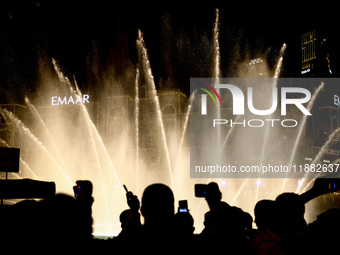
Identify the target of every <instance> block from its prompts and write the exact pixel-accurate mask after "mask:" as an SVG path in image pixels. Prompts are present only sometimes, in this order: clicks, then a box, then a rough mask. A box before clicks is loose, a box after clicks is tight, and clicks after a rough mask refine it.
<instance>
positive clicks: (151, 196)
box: [141, 183, 175, 224]
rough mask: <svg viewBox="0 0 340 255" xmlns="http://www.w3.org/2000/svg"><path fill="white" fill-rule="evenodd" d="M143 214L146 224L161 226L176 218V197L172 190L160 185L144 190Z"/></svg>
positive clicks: (152, 185)
mask: <svg viewBox="0 0 340 255" xmlns="http://www.w3.org/2000/svg"><path fill="white" fill-rule="evenodd" d="M141 212H142V215H143V216H144V219H145V224H161V223H162V222H163V223H164V222H169V219H170V218H172V217H173V216H174V213H175V207H174V195H173V193H172V190H171V189H170V188H169V187H168V186H166V185H164V184H160V183H156V184H151V185H149V186H148V187H146V189H145V190H144V193H143V196H142V206H141Z"/></svg>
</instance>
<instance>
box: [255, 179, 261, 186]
mask: <svg viewBox="0 0 340 255" xmlns="http://www.w3.org/2000/svg"><path fill="white" fill-rule="evenodd" d="M262 185H263V184H262V182H261V181H260V180H257V182H256V183H255V186H256V187H258V188H259V187H262Z"/></svg>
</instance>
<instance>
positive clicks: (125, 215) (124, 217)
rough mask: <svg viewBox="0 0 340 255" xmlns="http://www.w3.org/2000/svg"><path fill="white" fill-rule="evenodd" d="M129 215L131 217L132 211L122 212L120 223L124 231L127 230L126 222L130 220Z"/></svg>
mask: <svg viewBox="0 0 340 255" xmlns="http://www.w3.org/2000/svg"><path fill="white" fill-rule="evenodd" d="M129 215H130V209H127V210H124V211H122V213H121V214H120V215H119V221H120V223H121V227H122V229H124V228H125V225H126V222H127V220H128V218H129Z"/></svg>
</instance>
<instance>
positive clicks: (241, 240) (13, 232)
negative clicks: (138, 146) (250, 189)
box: [0, 179, 340, 255]
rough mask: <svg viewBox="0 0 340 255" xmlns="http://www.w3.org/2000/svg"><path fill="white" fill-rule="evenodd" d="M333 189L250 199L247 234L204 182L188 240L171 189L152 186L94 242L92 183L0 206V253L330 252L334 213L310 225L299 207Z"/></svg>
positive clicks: (241, 216) (236, 212)
mask: <svg viewBox="0 0 340 255" xmlns="http://www.w3.org/2000/svg"><path fill="white" fill-rule="evenodd" d="M80 185H84V186H82V189H80ZM337 185H338V180H331V179H316V180H315V182H314V186H313V187H312V188H311V189H310V190H308V191H307V192H305V193H303V194H301V195H298V194H295V193H282V194H280V195H279V196H278V197H277V198H276V199H275V200H261V201H258V202H257V203H256V205H255V208H254V216H255V218H254V222H255V224H256V227H255V228H254V227H253V218H252V216H251V215H250V214H249V213H248V212H245V211H243V210H242V209H241V208H239V207H235V206H232V205H230V204H228V203H227V202H225V201H222V193H221V191H220V189H219V186H218V184H217V183H215V182H211V183H209V184H208V185H206V186H205V188H206V190H205V193H204V197H205V200H206V202H207V204H208V206H209V211H208V212H206V213H205V215H204V229H203V230H202V232H201V233H196V234H195V222H194V219H193V217H192V215H191V214H190V211H189V210H188V209H187V208H185V204H186V203H185V202H184V203H183V204H184V208H181V206H180V207H179V208H178V210H177V212H176V210H175V205H174V201H175V198H174V194H173V192H172V190H171V189H170V188H169V187H168V186H166V185H164V184H160V183H155V184H152V185H149V186H148V187H146V188H145V190H144V192H143V195H142V197H141V200H139V198H138V197H137V196H135V195H134V194H133V193H132V192H130V191H128V190H126V191H127V193H126V198H127V205H128V207H129V209H127V210H124V211H123V212H122V213H121V214H120V217H119V220H120V222H121V232H120V233H119V234H118V235H117V236H116V237H113V238H110V239H107V240H99V239H95V238H93V237H92V223H93V222H92V210H91V207H92V203H93V198H92V183H91V182H89V181H85V182H84V181H83V182H79V183H77V186H75V197H72V196H68V195H64V194H56V195H55V196H52V197H49V198H46V199H43V200H41V201H35V200H24V201H21V202H19V203H17V204H15V205H12V206H1V207H0V217H1V219H2V223H1V225H0V238H1V241H2V243H3V245H2V248H1V250H2V253H3V254H17V253H21V254H62V253H65V252H66V253H69V254H72V253H82V252H87V253H89V254H90V253H95V254H101V253H103V254H109V253H111V254H115V253H121V252H124V253H127V254H137V253H138V254H144V253H145V254H150V253H151V254H154V253H157V254H159V253H172V252H175V253H176V254H214V253H217V252H218V253H223V254H249V255H260V254H261V255H262V254H264V255H285V254H287V255H288V254H330V252H332V253H331V254H338V253H339V247H338V243H337V242H338V240H340V239H339V237H340V233H339V229H340V209H337V208H332V209H329V210H327V211H325V212H324V213H322V214H321V215H319V216H318V218H317V220H316V221H314V222H312V223H310V224H307V223H306V221H305V219H304V213H305V203H307V202H308V201H310V200H311V199H313V198H315V197H318V196H320V195H323V194H326V193H329V192H335V191H338V190H339V189H340V187H337ZM77 187H79V189H77ZM84 187H86V188H84ZM141 217H143V218H144V223H143V224H142V223H141V222H142V221H141Z"/></svg>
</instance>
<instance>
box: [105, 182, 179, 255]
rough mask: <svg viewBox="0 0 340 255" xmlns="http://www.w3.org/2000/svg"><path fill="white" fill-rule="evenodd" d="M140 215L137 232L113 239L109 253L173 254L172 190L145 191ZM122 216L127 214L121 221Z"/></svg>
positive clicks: (162, 187)
mask: <svg viewBox="0 0 340 255" xmlns="http://www.w3.org/2000/svg"><path fill="white" fill-rule="evenodd" d="M130 209H131V208H130ZM141 213H142V215H143V217H144V224H143V225H142V226H141V227H140V228H139V229H138V230H137V231H135V232H131V231H129V232H128V233H127V234H126V235H125V234H124V238H121V239H120V238H119V237H118V238H114V239H113V240H112V242H111V247H112V248H111V250H112V249H117V248H120V249H124V250H125V252H127V253H130V254H131V253H144V252H145V253H156V252H157V253H160V252H170V251H175V247H174V245H175V244H174V242H173V241H174V231H173V229H174V225H173V220H174V195H173V193H172V190H171V189H170V188H169V187H168V186H166V185H164V184H160V183H156V184H151V185H149V186H148V187H146V189H145V190H144V192H143V196H142V199H141ZM126 216H127V212H125V213H124V212H123V215H122V217H126ZM128 217H129V216H128ZM132 233H133V234H132Z"/></svg>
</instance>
